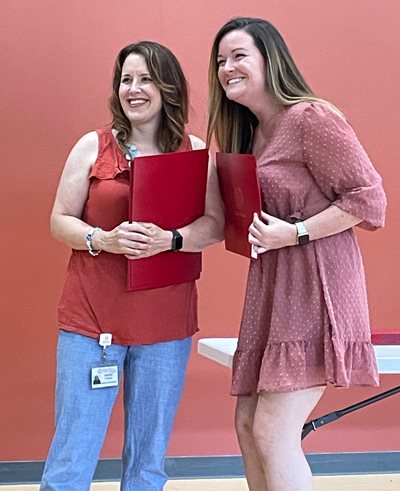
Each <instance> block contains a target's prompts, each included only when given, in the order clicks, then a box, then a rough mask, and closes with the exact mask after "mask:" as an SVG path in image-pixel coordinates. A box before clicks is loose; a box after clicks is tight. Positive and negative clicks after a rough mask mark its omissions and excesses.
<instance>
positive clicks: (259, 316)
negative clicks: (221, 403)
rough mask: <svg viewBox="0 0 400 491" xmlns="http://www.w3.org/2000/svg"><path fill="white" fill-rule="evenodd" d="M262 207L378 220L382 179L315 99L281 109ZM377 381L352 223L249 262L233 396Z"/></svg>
mask: <svg viewBox="0 0 400 491" xmlns="http://www.w3.org/2000/svg"><path fill="white" fill-rule="evenodd" d="M257 165H258V175H259V180H260V186H261V190H262V194H263V209H264V210H265V211H266V212H267V213H269V214H271V215H274V216H276V217H278V218H280V219H283V220H286V221H288V222H291V223H294V222H295V221H297V220H306V219H307V218H309V217H311V216H313V215H315V214H317V213H319V212H321V211H323V210H324V209H326V208H328V207H329V206H331V205H334V206H337V207H339V208H341V209H342V210H344V211H346V212H348V213H350V214H352V215H354V216H356V217H358V218H360V219H362V220H363V221H362V222H361V223H360V225H359V226H360V227H362V228H364V229H367V230H375V229H376V228H378V227H382V226H383V224H384V214H385V208H386V197H385V193H384V191H383V189H382V184H381V178H380V176H379V175H378V174H377V172H376V171H375V169H374V167H373V166H372V164H371V162H370V160H369V158H368V156H367V154H366V152H365V151H364V149H363V148H362V146H361V144H360V143H359V141H358V139H357V137H356V135H355V134H354V131H353V130H352V128H351V127H350V125H349V124H348V123H347V122H346V121H345V120H344V119H343V118H342V117H340V116H339V115H337V114H336V113H334V112H333V111H332V110H330V109H329V108H328V107H325V106H324V105H322V104H314V103H308V102H302V103H299V104H296V105H294V106H289V107H286V108H285V109H283V110H282V111H281V112H280V113H279V114H278V115H277V116H276V117H275V119H274V121H273V122H272V124H271V128H270V133H269V139H268V143H267V144H266V146H265V147H264V149H263V150H262V151H261V152H260V154H259V155H257ZM327 384H333V385H334V386H337V387H348V386H350V385H366V386H368V385H369V386H376V385H378V374H377V366H376V359H375V354H374V349H373V346H372V345H371V338H370V326H369V313H368V305H367V295H366V287H365V278H364V268H363V263H362V259H361V255H360V251H359V247H358V244H357V240H356V237H355V235H354V232H353V230H352V229H350V230H346V231H344V232H342V233H338V234H336V235H333V236H330V237H325V238H323V239H319V240H315V241H311V242H310V243H309V244H307V245H305V246H292V247H284V248H281V249H278V250H273V251H268V252H266V253H265V254H262V255H260V256H259V258H258V259H257V260H252V261H251V263H250V269H249V276H248V282H247V290H246V297H245V305H244V310H243V317H242V322H241V327H240V334H239V342H238V349H237V351H236V353H235V357H234V363H233V381H232V389H231V394H232V395H250V394H252V393H254V392H259V391H262V390H264V391H273V392H285V391H293V390H299V389H305V388H310V387H315V386H321V385H327Z"/></svg>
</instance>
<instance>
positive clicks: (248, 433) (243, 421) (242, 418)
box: [235, 412, 254, 438]
mask: <svg viewBox="0 0 400 491" xmlns="http://www.w3.org/2000/svg"><path fill="white" fill-rule="evenodd" d="M253 426H254V417H253V415H252V414H246V413H243V412H240V413H238V412H236V415H235V428H236V433H237V435H238V437H239V438H253Z"/></svg>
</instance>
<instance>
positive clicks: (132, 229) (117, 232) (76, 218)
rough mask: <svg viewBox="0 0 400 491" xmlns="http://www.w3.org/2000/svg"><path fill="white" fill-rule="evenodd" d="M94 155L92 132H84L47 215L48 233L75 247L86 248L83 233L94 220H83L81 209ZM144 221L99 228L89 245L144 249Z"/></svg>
mask: <svg viewBox="0 0 400 491" xmlns="http://www.w3.org/2000/svg"><path fill="white" fill-rule="evenodd" d="M97 155H98V136H97V134H96V132H94V131H93V132H90V133H87V134H86V135H84V136H83V137H82V138H81V139H80V140H79V141H78V142H77V143H76V145H75V146H74V148H73V149H72V150H71V153H70V154H69V156H68V159H67V161H66V163H65V167H64V170H63V173H62V176H61V179H60V183H59V186H58V189H57V194H56V198H55V202H54V206H53V210H52V213H51V218H50V230H51V234H52V236H53V237H54V238H55V239H57V240H59V241H61V242H63V243H64V244H66V245H67V246H69V247H71V248H73V249H77V250H86V249H87V247H86V236H87V234H88V233H89V232H91V231H92V230H93V228H94V227H95V226H96V225H98V224H96V223H91V224H89V223H85V222H84V221H83V220H82V219H81V216H82V212H83V209H84V206H85V203H86V199H87V196H88V190H89V184H90V182H89V174H90V170H91V168H92V166H93V164H94V162H95V161H96V159H97ZM151 226H152V225H151V224H147V223H137V222H133V223H128V222H123V223H121V224H120V225H118V227H115V228H114V229H113V230H111V231H105V230H99V231H98V232H96V233H95V234H94V237H93V240H92V248H93V249H94V250H105V251H108V252H112V253H114V254H136V253H137V251H138V250H139V251H141V250H147V249H148V247H149V244H148V243H149V242H150V241H151V239H150V238H149V236H148V235H147V230H148V229H149V228H150V227H151Z"/></svg>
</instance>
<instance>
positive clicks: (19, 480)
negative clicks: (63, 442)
mask: <svg viewBox="0 0 400 491" xmlns="http://www.w3.org/2000/svg"><path fill="white" fill-rule="evenodd" d="M307 460H308V462H309V463H310V466H311V469H312V472H313V475H316V476H318V475H338V474H341V475H343V474H393V473H400V451H399V452H351V453H321V454H308V455H307ZM43 466H44V462H43V461H22V462H0V485H1V484H35V483H38V482H40V478H41V475H42V471H43ZM165 467H166V471H167V474H168V476H169V477H170V479H207V478H213V479H218V478H235V477H243V475H244V472H243V462H242V458H241V457H240V456H238V455H228V456H223V455H221V456H219V455H218V456H210V457H168V458H167V459H166V462H165ZM120 475H121V460H120V459H101V460H100V461H99V463H98V465H97V469H96V473H95V476H94V480H95V481H118V480H119V478H120Z"/></svg>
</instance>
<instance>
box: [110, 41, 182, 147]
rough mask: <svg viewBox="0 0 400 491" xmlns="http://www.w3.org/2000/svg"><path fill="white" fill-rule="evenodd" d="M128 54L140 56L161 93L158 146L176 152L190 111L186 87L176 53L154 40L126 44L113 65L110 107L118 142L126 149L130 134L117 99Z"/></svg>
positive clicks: (128, 123)
mask: <svg viewBox="0 0 400 491" xmlns="http://www.w3.org/2000/svg"><path fill="white" fill-rule="evenodd" d="M131 54H137V55H141V56H143V58H144V59H145V61H146V64H147V68H148V70H149V74H150V76H151V78H152V79H153V82H154V84H155V85H156V87H158V89H159V90H160V92H161V98H162V109H161V122H160V126H159V128H158V131H157V136H156V141H157V146H158V148H159V150H160V152H162V153H166V152H175V151H176V150H177V149H178V148H179V147H180V146H181V144H182V142H183V138H184V134H185V125H186V123H187V121H188V112H189V88H188V83H187V80H186V78H185V75H184V73H183V70H182V68H181V66H180V64H179V62H178V60H177V58H176V57H175V55H174V54H173V53H172V52H171V51H170V50H169V49H168V48H166V47H165V46H163V45H161V44H158V43H155V42H153V41H139V42H137V43H133V44H129V45H128V46H125V48H122V49H121V51H120V52H119V54H118V56H117V59H116V60H115V65H114V74H113V84H112V85H113V91H112V96H111V97H110V100H109V108H110V111H111V113H112V116H113V120H112V123H111V126H112V128H113V129H115V130H116V131H117V135H116V138H117V141H118V143H119V145H120V146H121V147H122V148H124V149H126V148H127V143H128V141H129V138H130V136H131V124H130V122H129V120H128V118H127V117H126V115H125V113H124V111H123V110H122V106H121V103H120V100H119V95H118V92H119V86H120V83H121V73H122V66H123V64H124V62H125V60H126V58H127V57H128V56H129V55H131Z"/></svg>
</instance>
